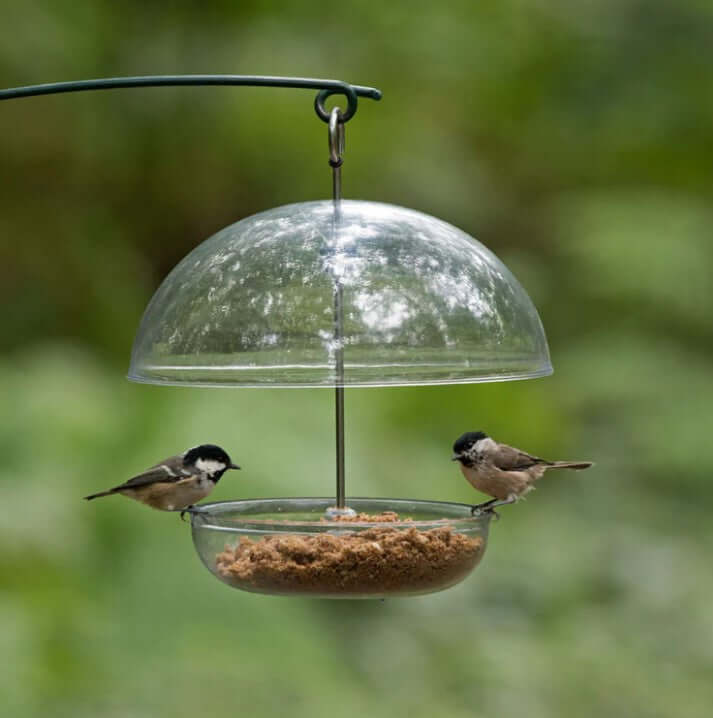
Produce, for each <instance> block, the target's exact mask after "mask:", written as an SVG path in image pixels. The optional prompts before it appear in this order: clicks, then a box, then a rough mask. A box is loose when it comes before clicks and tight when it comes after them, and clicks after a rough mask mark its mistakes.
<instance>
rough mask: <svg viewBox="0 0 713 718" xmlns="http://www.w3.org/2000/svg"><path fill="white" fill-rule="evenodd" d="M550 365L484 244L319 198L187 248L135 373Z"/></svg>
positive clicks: (189, 376)
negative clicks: (338, 323)
mask: <svg viewBox="0 0 713 718" xmlns="http://www.w3.org/2000/svg"><path fill="white" fill-rule="evenodd" d="M336 287H339V288H340V289H339V292H337V291H336ZM337 295H339V296H340V300H341V312H342V313H343V321H342V327H341V331H340V332H338V333H335V297H336V296H337ZM340 335H341V338H340ZM340 349H342V351H343V358H344V370H343V371H344V373H343V381H340V379H339V374H338V371H337V366H336V365H337V358H338V355H339V354H340V351H339V350H340ZM551 372H552V367H551V365H550V359H549V352H548V348H547V341H546V339H545V334H544V331H543V328H542V324H541V322H540V318H539V316H538V314H537V311H536V309H535V307H534V306H533V304H532V301H531V300H530V298H529V297H528V295H527V293H526V292H525V291H524V289H523V288H522V287H521V286H520V284H519V283H518V281H517V280H516V279H515V277H514V276H513V275H512V274H511V273H510V271H509V270H508V269H507V267H505V265H504V264H503V263H502V262H501V261H500V260H499V259H498V258H497V257H496V256H495V255H494V254H493V253H492V252H490V251H489V250H488V249H486V248H485V247H484V246H483V245H482V244H480V243H479V242H478V241H476V240H475V239H473V238H472V237H470V236H469V235H467V234H465V233H464V232H461V231H460V230H459V229H456V228H455V227H453V226H451V225H449V224H447V223H446V222H442V221H440V220H438V219H435V218H434V217H430V216H428V215H425V214H422V213H420V212H415V211H413V210H409V209H404V208H402V207H396V206H393V205H387V204H381V203H376V202H361V201H353V200H343V201H341V202H340V203H338V204H335V203H334V202H332V201H331V200H325V201H318V202H305V203H300V204H292V205H287V206H284V207H277V208H275V209H271V210H269V211H267V212H262V213H260V214H256V215H254V216H252V217H248V218H246V219H243V220H241V221H240V222H236V223H235V224H233V225H230V226H229V227H226V228H225V229H223V230H221V231H220V232H218V233H217V234H215V235H213V236H212V237H211V238H210V239H208V240H206V241H205V242H203V243H202V244H201V245H199V246H198V247H196V248H195V249H194V250H193V251H192V252H191V253H190V254H188V255H187V256H186V257H185V258H184V259H183V260H182V261H181V262H180V263H179V264H178V265H177V266H176V267H175V268H174V269H173V271H172V272H171V273H170V274H169V275H168V276H167V277H166V279H165V280H164V282H163V284H161V286H160V287H159V289H158V291H157V292H156V294H155V295H154V297H153V299H152V300H151V302H150V304H149V305H148V307H147V309H146V312H145V313H144V316H143V319H142V321H141V326H140V327H139V331H138V334H137V336H136V340H135V343H134V349H133V353H132V358H131V367H130V370H129V378H130V379H132V380H134V381H139V382H146V383H151V384H180V385H200V386H254V387H266V386H274V387H285V386H332V387H333V386H335V385H344V386H378V385H403V384H451V383H464V382H479V381H503V380H508V379H526V378H532V377H538V376H544V375H546V374H550V373H551Z"/></svg>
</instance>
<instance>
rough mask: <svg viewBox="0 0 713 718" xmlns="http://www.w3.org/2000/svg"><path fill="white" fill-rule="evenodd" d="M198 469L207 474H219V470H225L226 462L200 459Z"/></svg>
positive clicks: (197, 462)
mask: <svg viewBox="0 0 713 718" xmlns="http://www.w3.org/2000/svg"><path fill="white" fill-rule="evenodd" d="M196 469H198V471H202V472H203V473H205V474H209V475H212V474H217V473H218V472H219V471H223V470H225V464H224V463H223V462H222V461H213V460H211V459H198V460H197V461H196Z"/></svg>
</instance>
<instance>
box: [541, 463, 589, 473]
mask: <svg viewBox="0 0 713 718" xmlns="http://www.w3.org/2000/svg"><path fill="white" fill-rule="evenodd" d="M593 465H594V464H593V463H592V462H591V461H553V462H552V463H551V464H550V465H549V466H548V467H547V468H548V469H575V470H576V471H581V470H582V469H588V468H589V467H590V466H593Z"/></svg>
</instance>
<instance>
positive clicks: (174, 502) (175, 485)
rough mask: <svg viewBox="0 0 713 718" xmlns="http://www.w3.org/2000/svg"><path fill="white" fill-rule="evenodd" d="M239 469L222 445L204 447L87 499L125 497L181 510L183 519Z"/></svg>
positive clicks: (201, 446)
mask: <svg viewBox="0 0 713 718" xmlns="http://www.w3.org/2000/svg"><path fill="white" fill-rule="evenodd" d="M239 468H240V467H239V466H237V465H236V464H234V463H233V462H232V461H231V460H230V457H229V456H228V454H226V453H225V451H223V449H221V448H220V447H219V446H215V445H214V444H201V445H200V446H196V447H195V448H193V449H189V450H188V451H186V452H184V453H183V454H178V455H177V456H171V457H169V458H168V459H166V460H165V461H162V462H161V463H159V464H156V466H152V467H151V468H150V469H147V470H146V471H144V473H143V474H139V475H138V476H134V477H133V478H132V479H129V480H128V481H126V482H124V483H123V484H120V485H119V486H115V487H114V488H113V489H109V490H108V491H101V492H99V493H98V494H91V496H85V497H84V498H85V499H87V500H88V501H91V500H92V499H98V498H99V497H100V496H111V495H112V494H122V495H123V496H128V497H129V498H130V499H135V500H136V501H140V502H141V503H142V504H146V505H147V506H151V507H152V508H154V509H161V510H162V511H177V510H181V512H182V513H181V516H183V511H184V510H186V509H189V508H191V507H192V506H193V504H194V503H195V502H196V501H200V500H201V499H202V498H205V497H206V496H208V494H209V493H210V492H211V491H212V490H213V489H214V488H215V485H216V484H217V483H218V481H220V477H221V476H222V475H223V474H224V473H225V472H226V471H227V470H228V469H239Z"/></svg>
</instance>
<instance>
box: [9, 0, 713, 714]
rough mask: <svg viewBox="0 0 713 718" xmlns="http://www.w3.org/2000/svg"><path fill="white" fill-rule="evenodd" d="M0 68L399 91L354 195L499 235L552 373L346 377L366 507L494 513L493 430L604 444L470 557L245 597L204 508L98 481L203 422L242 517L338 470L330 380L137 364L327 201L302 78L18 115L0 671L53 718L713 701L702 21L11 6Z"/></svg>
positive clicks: (580, 453)
mask: <svg viewBox="0 0 713 718" xmlns="http://www.w3.org/2000/svg"><path fill="white" fill-rule="evenodd" d="M2 10H3V26H4V30H5V32H4V33H3V40H2V42H1V43H0V75H1V76H2V83H0V84H2V86H4V87H6V86H14V85H22V84H31V83H33V82H45V81H53V80H63V79H78V78H84V77H101V76H112V75H131V74H142V73H161V72H165V73H174V72H176V73H178V72H195V73H198V72H235V73H240V72H245V73H248V72H250V73H252V72H260V73H264V74H303V75H313V76H330V77H337V78H342V79H346V80H349V81H353V82H359V83H363V84H372V85H375V86H377V87H380V88H381V89H382V90H383V91H384V99H383V101H382V102H381V103H379V104H376V103H373V102H370V101H367V100H363V101H362V102H361V103H360V106H359V112H358V114H357V116H356V118H355V119H354V120H353V121H352V122H350V123H349V124H348V125H347V133H346V134H347V155H346V161H345V166H344V173H345V177H344V180H345V194H346V196H349V197H356V198H364V199H374V200H382V201H387V202H393V203H395V204H400V205H405V206H408V207H413V208H415V209H419V210H422V211H425V212H428V213H430V214H433V215H435V216H437V217H440V218H442V219H445V220H447V221H449V222H451V223H453V224H455V225H457V226H459V227H461V228H462V229H464V230H465V231H467V232H469V233H471V234H473V235H474V236H477V237H478V238H479V239H480V240H481V241H483V242H484V243H485V244H486V245H488V246H489V247H490V248H492V249H493V250H494V251H495V252H496V253H498V254H499V256H500V257H501V258H502V259H503V260H504V261H505V262H506V263H507V264H508V265H509V266H510V268H511V269H512V270H513V271H514V272H515V274H516V275H517V276H518V277H519V278H520V280H521V282H522V283H523V285H524V286H525V287H526V288H527V290H528V291H529V293H530V295H531V296H532V297H533V299H534V300H535V303H536V304H537V306H538V308H539V309H540V313H541V316H542V319H543V322H544V325H545V327H546V328H547V331H548V336H549V340H550V346H551V350H552V355H553V362H554V364H555V367H556V372H557V373H556V374H555V375H554V376H553V377H552V378H548V379H545V380H540V381H536V382H522V383H519V382H518V383H512V384H500V385H487V386H465V387H442V388H424V389H417V388H414V389H391V390H350V391H349V392H348V393H347V427H348V443H347V450H348V457H347V458H348V467H349V490H350V492H351V493H352V494H354V495H374V496H379V495H381V496H388V495H392V496H407V497H414V498H424V499H446V500H455V501H473V500H475V498H476V497H475V495H474V494H473V492H472V490H471V489H470V488H469V487H468V485H467V484H466V483H465V482H464V481H463V480H462V479H461V478H460V475H459V473H458V471H457V469H456V468H455V467H454V466H453V465H452V464H450V463H449V462H448V455H449V447H450V444H451V442H452V440H453V439H454V438H455V437H456V436H457V435H458V434H459V433H461V432H462V431H464V430H466V429H476V428H484V429H486V430H488V431H489V432H490V433H491V434H493V435H494V436H496V437H499V438H501V439H503V440H506V441H509V442H511V443H514V444H516V445H520V446H523V447H524V448H527V449H530V450H532V451H535V452H537V453H539V454H542V455H548V456H553V457H557V458H576V459H589V458H591V459H595V460H596V461H597V467H596V468H595V469H593V470H591V471H590V472H588V474H576V475H572V476H567V477H565V476H561V477H559V476H558V477H552V478H551V479H550V480H548V481H547V482H546V483H544V484H543V486H542V488H541V490H539V491H538V492H537V493H536V494H535V495H533V496H532V497H531V498H530V499H529V500H528V501H527V502H526V503H523V504H521V505H518V506H517V507H512V508H510V510H504V511H503V519H502V520H501V521H500V522H499V523H498V524H496V525H494V527H493V531H492V542H491V545H490V548H489V549H488V553H487V555H486V557H485V560H484V562H483V564H482V566H481V567H480V568H479V569H478V572H477V573H476V574H475V575H474V576H473V577H472V578H470V579H469V580H468V581H467V582H465V583H464V584H462V585H460V586H458V587H456V588H454V589H451V590H449V591H446V592H444V593H441V594H437V595H434V596H430V597H423V598H418V599H408V600H400V601H397V600H395V601H387V602H386V603H384V604H380V603H375V604H373V603H369V602H366V603H359V602H344V603H341V602H325V601H306V600H287V599H273V598H264V597H259V596H252V595H248V594H242V593H238V592H236V591H232V590H230V589H228V588H227V587H225V586H222V585H220V584H219V583H218V582H216V581H215V580H214V579H212V578H211V577H210V576H209V574H208V573H207V572H206V571H205V569H204V568H203V567H202V566H200V565H199V562H198V560H197V558H196V557H195V556H194V555H193V550H192V547H191V541H190V536H189V531H188V528H187V526H186V525H183V524H181V523H180V521H178V519H177V517H176V516H174V515H168V514H165V515H164V514H158V513H156V512H151V511H149V510H146V509H144V508H143V507H139V506H137V505H135V504H132V503H129V502H128V501H125V500H123V499H108V500H106V501H105V502H101V503H99V502H97V503H96V504H92V505H88V504H86V503H84V502H82V501H80V497H81V496H82V495H84V494H86V493H88V492H90V491H93V490H97V489H101V488H103V487H105V486H108V485H112V484H114V483H116V482H118V481H120V480H121V479H123V478H125V477H127V476H129V475H131V474H133V473H135V472H136V471H138V470H140V469H142V468H144V467H145V466H147V465H148V464H150V463H152V462H154V461H155V460H157V459H159V458H161V457H163V456H165V455H167V454H170V453H173V452H174V451H178V450H181V449H183V448H185V447H187V446H190V445H193V444H196V443H198V442H200V441H205V440H208V441H212V442H217V443H219V444H223V445H225V446H226V447H228V448H229V449H230V451H231V453H234V454H235V458H236V459H237V460H239V462H240V463H241V464H242V465H244V466H245V467H246V470H245V471H244V472H242V474H241V476H240V477H238V478H235V477H233V476H231V477H230V478H226V479H225V480H224V481H223V482H221V484H220V486H219V488H218V489H217V490H216V492H215V496H216V498H217V499H228V498H234V497H252V496H280V495H300V494H305V495H323V494H325V493H326V492H327V491H329V490H330V489H331V486H332V471H333V456H332V405H331V402H332V397H331V394H330V393H329V392H320V391H303V392H297V391H279V390H273V391H270V392H260V391H249V390H246V391H240V392H230V391H219V390H205V391H201V390H190V389H164V388H153V387H145V386H133V385H129V384H127V383H126V382H125V381H124V380H123V372H124V369H125V367H126V363H127V357H128V352H129V347H130V345H131V341H132V338H133V333H134V331H135V328H136V326H137V325H138V321H139V318H140V316H141V312H142V310H143V307H144V306H145V304H146V302H147V301H148V299H149V297H150V296H151V294H152V292H153V290H154V289H155V288H156V286H157V285H158V283H159V282H160V280H161V278H162V277H163V276H164V275H165V274H166V272H167V271H168V270H169V269H170V268H171V267H172V266H174V264H175V263H176V262H177V261H178V260H179V259H180V258H181V257H182V256H183V255H184V254H185V253H186V252H187V251H189V250H190V249H191V248H192V247H193V246H195V244H196V243H197V242H198V241H199V240H200V239H202V238H204V237H207V236H208V235H210V234H212V233H213V232H215V231H217V230H218V229H220V228H221V227H223V226H225V225H227V224H229V223H231V222H233V221H235V220H237V219H239V218H241V217H243V216H246V215H248V214H252V213H254V212H256V211H260V210H263V209H266V208H268V207H271V206H276V205H279V204H285V203H288V202H295V201H301V200H307V199H316V198H322V197H325V196H327V195H328V192H329V188H330V184H329V176H328V168H327V163H326V159H327V152H326V136H325V135H326V131H325V126H324V125H323V123H321V122H319V121H318V120H317V119H316V118H315V116H314V115H313V113H312V109H311V102H312V96H311V95H310V94H309V93H300V92H298V91H293V92H288V91H277V90H266V89H254V90H250V89H239V90H236V89H227V88H226V89H215V88H210V89H208V88H204V89H187V88H180V89H160V90H136V91H131V92H129V91H116V92H107V93H94V94H86V95H76V96H73V97H70V96H55V97H45V98H34V99H27V100H21V101H17V102H9V103H2V105H1V106H0V109H1V112H0V157H1V158H2V165H3V175H4V182H3V191H2V194H0V266H2V270H3V271H2V275H3V281H2V282H0V301H1V302H2V306H3V308H4V309H5V311H4V314H3V319H4V321H3V332H2V333H0V349H1V351H2V354H0V396H1V397H2V400H1V401H0V455H1V456H2V462H0V481H1V482H2V483H1V486H2V498H3V509H4V511H3V516H4V517H3V520H2V522H1V524H0V540H1V541H2V546H3V548H2V551H1V552H0V641H1V643H0V646H1V647H2V653H3V656H4V657H5V663H6V668H5V670H4V671H2V674H0V695H2V697H3V707H4V709H5V711H4V714H6V715H8V716H17V717H18V718H31V717H32V718H34V717H35V716H44V715H51V716H59V717H60V718H61V717H64V716H72V717H73V718H77V717H82V716H98V715H101V716H105V717H106V718H113V717H116V718H119V717H121V718H124V717H129V716H131V717H137V718H143V717H144V716H152V717H156V716H190V715H196V714H201V715H219V714H222V713H225V712H228V711H239V712H250V713H251V714H252V715H256V716H270V715H278V714H283V713H284V712H285V711H289V713H290V715H293V716H297V717H299V716H309V717H310V718H317V717H318V716H327V715H329V716H332V715H339V716H361V715H371V716H406V715H408V716H413V717H416V718H418V717H419V716H427V715H428V716H431V715H434V714H435V715H447V716H449V718H450V717H452V718H458V717H460V716H463V717H465V716H468V717H472V716H481V715H482V716H486V715H498V716H521V715H522V716H527V717H528V718H538V717H540V716H542V717H543V718H544V717H551V716H560V715H561V716H571V715H576V716H584V717H586V716H592V717H594V716H597V718H598V717H599V716H601V715H603V714H611V715H615V716H642V717H646V718H649V717H651V718H659V717H664V716H675V717H676V718H688V717H689V716H690V717H698V716H701V717H703V716H709V715H710V710H711V705H713V682H712V681H711V675H713V649H712V648H711V646H713V619H712V618H711V611H710V598H711V594H712V592H713V579H712V578H711V572H710V552H711V549H712V548H713V546H712V544H713V535H712V532H711V530H710V528H709V523H710V522H709V520H708V518H709V517H708V514H709V510H708V507H709V506H710V503H711V500H713V489H712V488H711V483H710V480H709V476H708V474H709V467H708V466H707V462H706V461H705V459H704V456H705V454H704V452H702V449H701V447H705V446H706V445H707V440H708V434H709V431H710V426H711V419H710V414H711V409H710V407H711V406H713V381H712V380H711V379H712V376H711V370H712V368H713V367H712V365H711V350H712V349H713V331H712V329H711V326H712V325H711V322H710V316H711V311H713V290H712V289H711V287H712V286H713V285H712V284H711V281H710V272H711V267H712V266H713V244H711V242H710V237H711V234H712V232H713V212H712V211H711V209H710V207H711V199H712V198H713V197H712V194H713V189H712V186H711V183H710V167H711V160H712V159H713V157H712V156H711V155H713V149H712V148H713V125H712V124H711V122H710V117H711V114H712V113H713V93H712V92H711V87H713V83H711V79H713V78H711V70H710V68H711V63H710V47H712V46H713V22H712V19H713V18H712V16H713V8H712V7H711V5H710V4H709V3H704V2H700V1H699V0H685V1H684V2H674V1H673V0H660V1H659V2H656V3H649V2H643V0H622V1H620V2H612V1H611V0H605V1H604V2H599V3H565V2H561V0H557V1H555V2H551V3H542V2H537V1H536V0H501V1H500V2H481V3H471V2H466V1H465V0H462V1H460V2H451V3H426V2H421V1H420V0H417V1H416V2H410V3H405V2H391V3H376V2H351V1H350V0H345V2H342V3H340V4H338V5H334V6H329V5H325V4H324V3H317V2H308V1H307V0H302V1H301V2H283V3H273V2H267V1H266V2H258V1H257V0H255V1H253V2H243V3H227V2H217V3H210V4H204V5H196V4H195V3H189V2H178V3H172V4H171V6H170V8H169V7H168V6H162V5H155V4H148V3H138V2H133V1H130V2H128V3H121V4H117V3H113V4H112V3H108V2H98V1H97V2H93V3H78V4H69V3H49V2H45V1H44V0H31V1H30V2H26V3H9V2H5V3H3V7H2Z"/></svg>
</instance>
